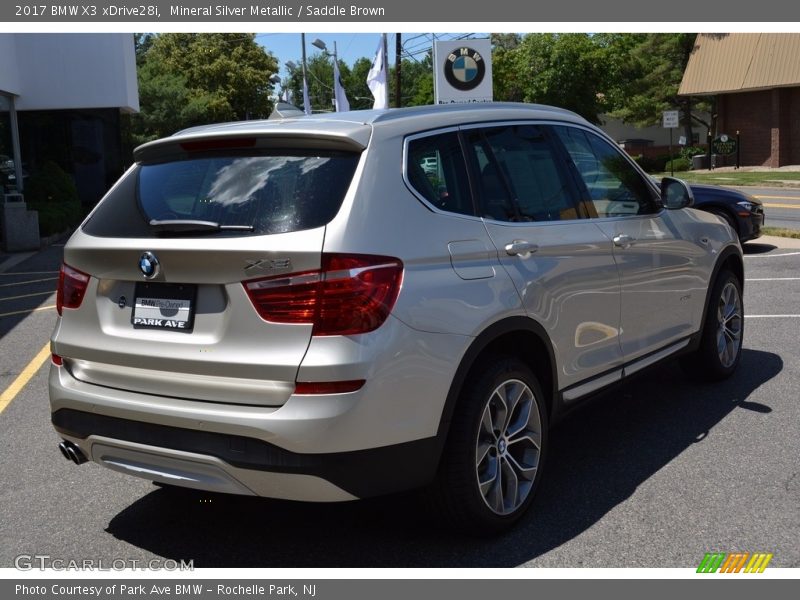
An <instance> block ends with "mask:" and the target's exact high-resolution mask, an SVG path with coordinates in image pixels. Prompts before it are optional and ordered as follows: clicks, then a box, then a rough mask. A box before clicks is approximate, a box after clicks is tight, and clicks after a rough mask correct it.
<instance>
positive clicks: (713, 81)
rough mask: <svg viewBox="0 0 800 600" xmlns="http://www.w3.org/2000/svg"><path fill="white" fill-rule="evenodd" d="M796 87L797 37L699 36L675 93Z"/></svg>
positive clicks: (799, 66) (799, 77) (799, 75)
mask: <svg viewBox="0 0 800 600" xmlns="http://www.w3.org/2000/svg"><path fill="white" fill-rule="evenodd" d="M791 86H800V34H798V33H701V34H698V36H697V40H695V44H694V49H693V50H692V55H691V56H690V57H689V63H688V64H687V65H686V71H684V73H683V80H682V81H681V86H680V88H679V90H678V94H680V95H683V96H690V95H698V94H719V93H725V92H728V93H730V92H748V91H755V90H763V89H770V88H775V87H791Z"/></svg>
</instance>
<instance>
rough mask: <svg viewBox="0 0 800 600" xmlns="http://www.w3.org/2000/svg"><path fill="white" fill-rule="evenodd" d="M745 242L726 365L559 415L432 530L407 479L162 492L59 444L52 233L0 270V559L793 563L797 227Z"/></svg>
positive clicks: (797, 513)
mask: <svg viewBox="0 0 800 600" xmlns="http://www.w3.org/2000/svg"><path fill="white" fill-rule="evenodd" d="M761 241H762V243H750V244H747V245H746V259H745V262H746V280H747V282H746V285H745V310H746V313H747V318H746V323H745V344H744V354H743V358H742V362H741V366H740V368H739V370H738V372H737V373H736V375H735V376H734V377H733V378H731V379H730V380H728V381H725V382H723V383H721V384H717V385H712V386H709V385H698V384H694V383H690V382H688V381H686V380H685V379H684V377H683V375H682V374H681V371H680V369H679V368H678V367H677V366H676V365H672V364H671V365H666V366H664V367H662V368H660V369H659V370H657V371H654V372H651V373H650V374H649V375H648V376H647V377H644V378H640V379H638V380H636V381H634V382H632V383H630V384H628V385H627V386H626V387H625V388H624V389H623V391H622V392H620V393H617V394H615V395H613V396H610V397H608V398H606V399H605V400H604V401H603V402H602V403H595V404H593V405H592V406H590V407H588V408H587V409H585V410H583V411H581V412H580V413H579V414H577V415H575V416H574V417H573V418H572V419H570V420H569V421H568V422H566V423H564V424H563V425H562V426H560V427H559V428H557V429H556V430H555V431H554V432H553V434H552V437H551V448H550V456H549V463H548V464H547V467H546V468H547V473H546V476H545V478H544V480H543V487H542V488H541V490H540V493H539V495H538V497H537V498H536V500H535V504H534V507H533V510H532V511H531V512H530V513H529V514H528V515H527V516H526V517H525V518H524V520H523V521H522V522H521V523H520V524H519V526H518V527H517V529H515V530H514V531H513V532H511V533H509V534H507V535H505V536H503V537H500V538H497V539H491V540H476V539H472V538H468V537H463V536H457V535H454V534H451V533H449V532H447V531H443V530H442V529H441V528H439V527H438V526H437V524H436V521H435V517H434V516H433V515H431V514H430V513H429V512H428V511H427V509H426V505H425V503H424V500H423V499H420V497H419V496H417V495H414V494H410V495H404V496H396V497H390V498H379V499H374V500H369V501H362V502H354V503H347V504H329V505H318V504H300V503H290V502H280V501H271V500H264V499H253V498H243V497H235V496H221V495H209V494H202V493H199V492H197V493H195V492H185V493H181V492H175V491H170V490H165V489H161V488H158V487H155V486H153V485H152V484H151V483H149V482H147V481H145V480H139V479H134V478H130V477H127V476H123V475H121V474H117V473H115V472H112V471H109V470H106V469H103V468H101V467H99V466H97V465H94V464H87V465H83V466H81V467H77V466H75V465H73V464H72V463H69V462H67V461H65V460H64V458H63V457H62V456H61V454H60V453H59V451H58V449H57V447H56V446H57V443H58V441H59V438H58V436H57V435H56V433H55V432H54V431H53V429H52V427H51V425H50V423H49V410H48V402H47V370H48V367H47V362H48V360H47V359H48V358H49V354H47V350H46V344H47V340H48V338H49V335H50V332H51V330H52V327H53V324H54V322H55V310H54V308H53V305H54V304H55V296H54V293H53V292H54V290H55V287H56V283H57V276H58V274H57V269H58V264H59V262H60V254H61V248H59V247H57V246H54V247H50V248H48V249H46V250H45V251H43V252H40V253H38V254H36V255H34V256H31V257H29V258H27V260H24V261H22V262H20V263H19V264H15V265H13V266H12V267H10V268H8V269H7V270H6V272H4V273H0V392H1V393H2V396H0V439H2V440H3V448H4V452H3V453H2V454H0V480H2V481H3V482H4V485H3V486H1V487H0V567H13V566H14V560H15V557H17V556H19V555H22V554H27V555H34V554H36V555H43V554H46V555H49V556H50V557H52V558H58V559H62V560H65V561H68V560H74V559H80V560H83V559H94V560H100V559H102V560H112V559H124V560H128V561H131V560H138V561H146V560H150V559H153V558H170V559H175V560H180V559H184V560H189V559H192V560H194V565H195V567H462V568H473V567H475V568H477V567H517V566H525V567H696V566H697V565H698V563H699V562H700V560H701V559H702V558H703V555H704V553H706V552H710V551H720V552H733V551H744V552H769V553H773V554H774V558H773V559H772V562H771V567H800V543H798V540H800V403H798V398H800V342H798V339H799V338H800V244H796V243H794V246H795V247H792V246H793V242H789V241H782V240H781V241H777V246H776V240H774V239H762V240H761Z"/></svg>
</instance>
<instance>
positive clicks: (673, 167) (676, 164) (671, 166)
mask: <svg viewBox="0 0 800 600" xmlns="http://www.w3.org/2000/svg"><path fill="white" fill-rule="evenodd" d="M691 166H692V163H691V161H690V160H689V159H688V158H673V159H672V160H671V161H668V162H667V164H666V165H664V171H688V170H689V167H691Z"/></svg>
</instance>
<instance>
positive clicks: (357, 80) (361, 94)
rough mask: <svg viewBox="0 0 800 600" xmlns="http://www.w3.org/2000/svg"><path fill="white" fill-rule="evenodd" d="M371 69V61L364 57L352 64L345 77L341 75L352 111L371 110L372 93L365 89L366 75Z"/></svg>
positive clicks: (373, 100)
mask: <svg viewBox="0 0 800 600" xmlns="http://www.w3.org/2000/svg"><path fill="white" fill-rule="evenodd" d="M371 68H372V59H371V58H367V57H365V56H364V57H361V58H359V59H358V60H356V62H354V63H353V67H352V68H351V69H349V73H348V75H347V77H345V76H344V73H342V82H343V83H344V86H345V91H346V92H347V98H348V99H349V100H350V108H351V109H353V110H358V109H364V108H372V104H373V103H374V102H375V99H374V98H373V97H372V92H371V91H370V90H369V88H368V87H367V74H368V73H369V70H370V69H371Z"/></svg>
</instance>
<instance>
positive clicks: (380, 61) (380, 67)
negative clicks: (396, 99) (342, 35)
mask: <svg viewBox="0 0 800 600" xmlns="http://www.w3.org/2000/svg"><path fill="white" fill-rule="evenodd" d="M383 50H384V48H383V36H381V41H380V43H379V44H378V51H377V52H376V53H375V60H373V61H372V68H371V69H370V70H369V73H368V74H367V87H368V88H369V90H370V91H371V92H372V95H373V96H374V97H375V103H374V104H373V105H372V108H389V86H388V85H387V83H386V80H387V77H386V53H385V52H384V51H383Z"/></svg>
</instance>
